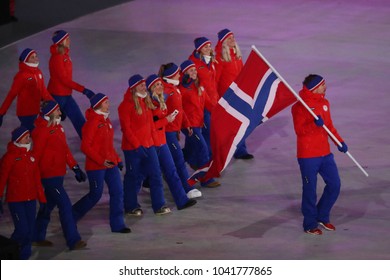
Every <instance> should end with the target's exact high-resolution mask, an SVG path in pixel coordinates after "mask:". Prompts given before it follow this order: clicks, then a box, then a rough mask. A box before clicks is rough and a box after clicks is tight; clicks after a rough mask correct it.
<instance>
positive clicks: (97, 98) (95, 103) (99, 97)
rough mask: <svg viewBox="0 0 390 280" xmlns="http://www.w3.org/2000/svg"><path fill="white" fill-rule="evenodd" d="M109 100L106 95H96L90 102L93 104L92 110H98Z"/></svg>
mask: <svg viewBox="0 0 390 280" xmlns="http://www.w3.org/2000/svg"><path fill="white" fill-rule="evenodd" d="M107 99H108V97H107V95H104V94H103V93H96V94H95V95H94V96H92V97H91V99H90V100H89V102H90V103H91V108H92V109H96V108H98V107H99V106H100V105H101V104H102V103H103V102H104V101H105V100H107Z"/></svg>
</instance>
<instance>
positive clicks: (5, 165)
mask: <svg viewBox="0 0 390 280" xmlns="http://www.w3.org/2000/svg"><path fill="white" fill-rule="evenodd" d="M0 162H1V164H0V201H1V199H2V196H3V193H4V188H5V187H6V186H7V193H6V201H7V202H8V207H9V210H10V212H11V215H12V220H13V222H14V226H15V229H14V232H13V233H12V236H11V239H13V240H15V241H17V242H18V243H19V244H20V246H21V247H20V258H21V259H24V260H27V259H28V258H30V256H31V243H32V238H33V234H34V227H35V213H36V200H39V201H40V202H41V203H46V198H45V194H44V192H43V188H42V184H41V180H40V176H39V168H38V163H37V161H36V160H35V158H34V156H33V154H32V152H31V138H30V132H29V130H28V129H27V128H25V127H18V128H17V129H15V130H14V131H13V132H12V141H11V142H9V143H8V147H7V152H6V153H5V154H4V156H3V157H2V158H1V161H0Z"/></svg>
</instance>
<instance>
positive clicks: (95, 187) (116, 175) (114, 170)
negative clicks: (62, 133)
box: [73, 93, 131, 233]
mask: <svg viewBox="0 0 390 280" xmlns="http://www.w3.org/2000/svg"><path fill="white" fill-rule="evenodd" d="M90 102H91V108H89V109H88V110H87V111H86V113H85V116H86V119H87V121H86V122H85V125H84V126H83V138H82V140H81V151H82V152H83V153H84V154H85V155H86V162H85V170H86V171H87V175H88V181H89V193H88V194H86V195H85V196H84V197H82V198H81V199H80V200H79V201H78V202H76V203H75V204H74V205H73V216H74V217H75V219H76V221H78V220H80V219H81V218H82V217H83V216H84V215H85V214H86V213H87V212H88V211H89V210H91V209H92V207H93V206H95V205H96V203H97V202H98V201H99V200H100V198H101V197H102V194H103V187H104V182H106V184H107V186H108V191H109V194H110V227H111V231H112V232H119V233H129V232H131V230H130V229H129V228H128V227H126V225H125V221H124V217H123V214H124V213H123V184H122V178H121V174H120V171H119V170H122V168H123V163H122V161H121V159H120V157H119V155H118V153H117V152H116V150H115V148H114V129H113V127H112V124H111V121H110V119H109V118H108V116H109V113H110V110H109V107H110V103H109V101H108V97H107V96H106V95H104V94H102V93H97V94H95V95H94V96H93V97H92V98H91V99H90Z"/></svg>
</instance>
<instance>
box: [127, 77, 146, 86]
mask: <svg viewBox="0 0 390 280" xmlns="http://www.w3.org/2000/svg"><path fill="white" fill-rule="evenodd" d="M142 82H145V79H144V77H142V76H141V75H140V74H135V75H133V76H131V77H130V78H129V87H130V88H131V89H132V88H135V87H136V86H138V85H139V84H140V83H142Z"/></svg>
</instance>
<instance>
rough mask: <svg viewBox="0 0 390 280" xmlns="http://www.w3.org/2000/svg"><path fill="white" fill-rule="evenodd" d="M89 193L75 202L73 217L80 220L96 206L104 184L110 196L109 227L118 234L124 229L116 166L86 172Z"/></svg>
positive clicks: (120, 188)
mask: <svg viewBox="0 0 390 280" xmlns="http://www.w3.org/2000/svg"><path fill="white" fill-rule="evenodd" d="M87 175H88V181H89V193H88V194H86V195H85V196H84V197H82V198H81V199H80V200H79V201H78V202H76V203H75V204H74V205H73V207H72V210H73V216H74V218H75V220H76V221H78V220H80V219H81V218H82V217H83V216H84V215H85V214H86V213H87V212H88V211H89V210H91V209H92V207H94V206H95V205H96V203H97V202H98V201H99V200H100V198H101V197H102V194H103V187H104V182H106V184H107V186H108V193H109V195H110V227H111V231H112V232H118V231H120V230H122V229H123V228H125V227H126V225H125V221H124V217H123V214H124V213H123V185H122V178H121V174H120V172H119V169H118V167H117V166H115V167H113V168H107V169H101V170H90V171H87Z"/></svg>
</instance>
